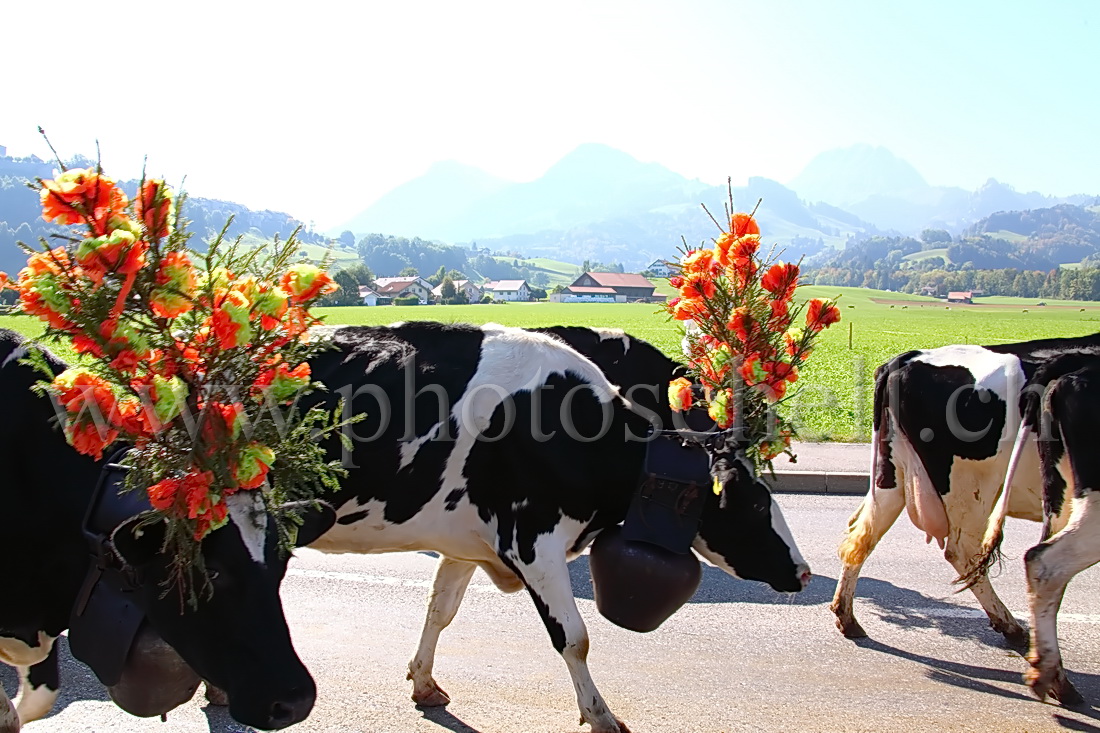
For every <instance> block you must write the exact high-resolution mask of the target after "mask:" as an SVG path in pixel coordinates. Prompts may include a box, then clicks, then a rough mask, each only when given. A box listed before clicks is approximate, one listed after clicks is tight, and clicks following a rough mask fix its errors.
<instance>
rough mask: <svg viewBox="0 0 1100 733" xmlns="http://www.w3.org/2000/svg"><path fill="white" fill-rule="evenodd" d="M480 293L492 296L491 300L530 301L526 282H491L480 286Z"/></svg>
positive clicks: (529, 292)
mask: <svg viewBox="0 0 1100 733" xmlns="http://www.w3.org/2000/svg"><path fill="white" fill-rule="evenodd" d="M481 291H482V292H483V293H488V294H489V295H491V296H493V300H521V301H526V300H531V288H529V287H528V286H527V281H526V280H492V281H490V282H487V283H485V284H484V285H482V286H481Z"/></svg>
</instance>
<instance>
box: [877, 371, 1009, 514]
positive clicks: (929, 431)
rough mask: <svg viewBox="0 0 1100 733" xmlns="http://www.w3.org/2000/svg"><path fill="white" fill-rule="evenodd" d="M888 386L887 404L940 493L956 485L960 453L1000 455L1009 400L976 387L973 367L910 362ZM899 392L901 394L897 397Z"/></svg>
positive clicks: (974, 456) (970, 456)
mask: <svg viewBox="0 0 1100 733" xmlns="http://www.w3.org/2000/svg"><path fill="white" fill-rule="evenodd" d="M886 390H887V400H888V402H889V404H888V408H887V409H889V410H890V412H891V414H892V415H893V416H894V420H895V422H896V424H897V425H898V427H899V429H900V430H901V432H902V434H904V435H905V437H906V439H907V440H908V441H909V444H910V445H911V446H912V447H913V450H914V451H915V452H916V454H917V456H918V457H919V458H920V460H921V463H923V464H924V467H925V470H926V471H927V472H928V477H929V479H930V480H931V481H932V485H933V486H934V487H935V489H936V492H937V493H939V494H940V495H941V496H942V495H944V494H947V493H948V491H950V490H951V482H950V478H951V465H952V463H953V462H954V459H955V457H960V458H965V459H969V460H983V459H986V458H992V457H993V456H995V455H996V454H997V447H998V443H999V441H1000V438H1001V434H1002V433H1003V431H1004V426H1005V416H1006V410H1007V405H1006V404H1005V402H1004V400H1002V399H1001V398H1000V397H998V396H997V395H996V394H994V393H993V392H992V391H990V390H986V389H981V388H978V387H976V382H975V379H974V375H973V374H972V373H971V372H970V370H969V369H966V368H965V367H961V366H933V365H931V364H926V363H924V362H921V361H910V362H909V363H907V364H906V365H905V366H904V367H903V368H901V369H899V370H897V371H892V372H891V373H890V374H889V375H888V376H887V385H886ZM895 395H899V396H902V397H901V399H897V400H894V399H892V398H893V397H894V396H895ZM953 398H954V403H953V406H951V407H949V405H952V399H953ZM894 402H897V403H900V404H893V403H894Z"/></svg>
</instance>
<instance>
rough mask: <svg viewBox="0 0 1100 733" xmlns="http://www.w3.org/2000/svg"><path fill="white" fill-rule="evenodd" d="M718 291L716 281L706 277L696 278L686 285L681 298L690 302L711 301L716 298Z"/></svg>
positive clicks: (681, 292) (681, 291)
mask: <svg viewBox="0 0 1100 733" xmlns="http://www.w3.org/2000/svg"><path fill="white" fill-rule="evenodd" d="M717 291H718V288H717V287H716V286H715V284H714V280H712V279H711V278H709V277H707V276H705V275H704V276H696V277H692V278H691V279H689V280H688V281H687V282H686V283H684V287H683V288H682V289H681V290H680V297H682V298H687V299H689V300H698V299H700V298H707V299H710V298H713V297H714V294H715V293H716V292H717Z"/></svg>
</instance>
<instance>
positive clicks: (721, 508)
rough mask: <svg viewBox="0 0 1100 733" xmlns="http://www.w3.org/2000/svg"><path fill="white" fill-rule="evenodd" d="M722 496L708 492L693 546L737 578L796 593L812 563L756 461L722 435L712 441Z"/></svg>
mask: <svg viewBox="0 0 1100 733" xmlns="http://www.w3.org/2000/svg"><path fill="white" fill-rule="evenodd" d="M706 448H707V452H708V453H709V454H710V458H711V473H712V474H713V476H714V477H715V478H717V479H718V481H719V482H720V484H721V486H722V491H721V495H720V496H715V495H714V493H713V492H709V491H708V492H707V505H706V507H705V508H704V509H703V514H702V518H701V522H700V524H699V534H698V536H697V537H696V539H695V543H694V545H693V547H694V548H695V550H696V551H697V552H698V553H699V554H700V555H702V556H703V557H705V558H706V559H707V560H709V561H710V562H712V563H714V564H715V565H717V566H718V567H720V568H722V569H723V570H725V571H726V572H727V573H729V574H731V575H733V576H734V577H737V578H743V579H745V580H758V581H762V582H764V583H767V584H768V585H770V586H771V587H772V588H774V589H775V590H778V591H784V592H788V593H796V592H798V591H800V590H802V589H804V588H805V587H806V585H807V584H808V583H809V582H810V566H809V565H808V564H807V563H806V561H805V560H804V559H803V558H802V554H801V553H800V552H799V551H798V547H797V546H796V545H795V542H794V538H793V537H792V536H791V531H790V529H788V528H787V522H786V520H784V518H783V513H782V512H781V511H780V509H779V504H777V503H776V501H775V499H774V498H773V497H772V495H771V492H770V491H769V490H768V487H767V485H766V484H765V483H764V482H763V481H762V480H761V479H760V477H759V476H757V475H756V472H755V471H754V470H753V466H752V463H751V461H749V459H748V457H747V456H746V455H745V453H744V451H743V450H741V449H740V447H738V446H737V445H736V444H735V443H733V442H732V441H729V440H727V439H726V438H725V436H724V435H723V434H721V433H719V434H716V435H715V436H713V439H712V440H710V441H708V442H707V445H706Z"/></svg>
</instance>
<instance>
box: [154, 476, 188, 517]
mask: <svg viewBox="0 0 1100 733" xmlns="http://www.w3.org/2000/svg"><path fill="white" fill-rule="evenodd" d="M182 484H183V482H182V481H180V480H179V479H178V478H165V479H161V480H160V481H157V482H156V483H155V484H153V485H152V486H150V487H149V488H147V489H146V490H145V493H147V494H148V495H149V503H150V504H152V505H153V508H154V509H156V510H157V511H160V512H166V511H168V510H169V509H171V508H172V505H173V504H175V503H176V496H177V494H179V490H180V487H181V486H182Z"/></svg>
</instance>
